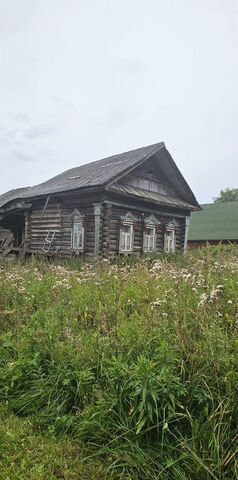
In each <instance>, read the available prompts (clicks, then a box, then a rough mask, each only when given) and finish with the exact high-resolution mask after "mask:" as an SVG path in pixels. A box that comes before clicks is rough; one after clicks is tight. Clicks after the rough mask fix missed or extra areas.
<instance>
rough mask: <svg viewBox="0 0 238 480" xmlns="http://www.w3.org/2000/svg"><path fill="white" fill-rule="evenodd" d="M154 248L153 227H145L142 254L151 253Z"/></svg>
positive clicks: (154, 235) (154, 236)
mask: <svg viewBox="0 0 238 480" xmlns="http://www.w3.org/2000/svg"><path fill="white" fill-rule="evenodd" d="M155 248H156V231H155V227H149V226H146V227H145V230H144V252H153V251H155Z"/></svg>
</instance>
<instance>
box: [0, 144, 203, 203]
mask: <svg viewBox="0 0 238 480" xmlns="http://www.w3.org/2000/svg"><path fill="white" fill-rule="evenodd" d="M154 154H157V155H159V156H160V155H161V159H160V161H161V165H163V169H164V171H165V174H166V173H167V175H169V177H173V178H172V180H173V181H174V183H175V184H176V182H177V184H176V187H177V188H178V187H180V191H181V194H182V197H183V198H184V199H186V200H187V201H188V202H190V203H191V204H193V205H195V206H196V207H198V208H199V205H198V203H197V201H196V198H195V197H194V195H193V193H192V191H191V189H190V188H189V186H188V184H187V183H186V181H185V179H184V178H183V176H182V174H181V173H180V171H179V169H178V168H177V166H176V164H175V163H174V161H173V159H172V157H171V155H170V154H169V152H168V151H167V149H166V148H165V144H164V143H163V142H159V143H156V144H153V145H149V146H147V147H142V148H137V149H136V150H131V151H129V152H124V153H120V154H117V155H113V156H111V157H107V158H104V159H102V160H97V161H95V162H91V163H88V164H86V165H81V166H79V167H74V168H71V169H70V170H66V171H65V172H63V173H60V174H59V175H57V176H56V177H53V178H51V179H49V180H47V181H46V182H43V183H40V184H39V185H35V186H33V187H26V188H19V189H16V190H11V191H9V192H7V193H5V194H3V195H1V196H0V208H1V207H3V206H4V205H6V204H7V203H9V202H11V201H13V200H18V199H26V198H28V199H31V198H33V197H39V196H44V195H51V194H56V193H61V192H66V191H71V190H77V189H86V188H87V189H88V188H93V187H94V188H95V187H100V188H102V187H103V188H104V187H105V186H107V185H109V184H111V183H113V182H114V181H116V180H118V179H119V178H121V176H122V175H125V174H126V173H127V172H129V171H130V170H132V169H133V168H134V167H136V166H137V165H140V164H141V163H143V162H144V161H146V160H147V159H148V158H150V157H151V156H152V155H154ZM166 169H167V171H166Z"/></svg>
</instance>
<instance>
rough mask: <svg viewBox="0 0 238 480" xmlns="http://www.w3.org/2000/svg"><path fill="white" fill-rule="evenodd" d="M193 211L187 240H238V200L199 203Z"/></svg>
mask: <svg viewBox="0 0 238 480" xmlns="http://www.w3.org/2000/svg"><path fill="white" fill-rule="evenodd" d="M201 207H202V211H200V212H194V213H192V216H191V222H190V227H189V233H188V240H189V241H202V240H203V241H206V240H207V241H209V240H218V241H219V240H238V202H236V201H234V202H224V203H211V204H205V205H201Z"/></svg>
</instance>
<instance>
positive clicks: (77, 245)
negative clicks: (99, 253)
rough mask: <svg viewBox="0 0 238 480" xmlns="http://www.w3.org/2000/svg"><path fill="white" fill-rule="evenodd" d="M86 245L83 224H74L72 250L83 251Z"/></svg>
mask: <svg viewBox="0 0 238 480" xmlns="http://www.w3.org/2000/svg"><path fill="white" fill-rule="evenodd" d="M83 244H84V226H83V224H82V222H77V223H73V226H72V248H73V249H75V250H82V249H83V246H84V245H83Z"/></svg>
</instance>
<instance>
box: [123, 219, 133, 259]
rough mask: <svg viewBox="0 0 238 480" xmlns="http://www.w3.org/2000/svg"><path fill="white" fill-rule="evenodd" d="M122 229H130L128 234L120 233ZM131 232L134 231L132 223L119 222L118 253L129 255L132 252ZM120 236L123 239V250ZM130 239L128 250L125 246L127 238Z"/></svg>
mask: <svg viewBox="0 0 238 480" xmlns="http://www.w3.org/2000/svg"><path fill="white" fill-rule="evenodd" d="M122 227H130V230H131V231H130V233H129V234H128V233H123V232H122ZM133 230H134V224H133V223H132V222H125V221H124V222H121V225H120V232H119V252H120V253H131V252H132V251H133V241H134V238H133V233H134V232H133ZM122 236H123V237H125V248H124V249H123V248H122ZM128 237H129V238H130V249H127V248H126V245H127V238H128Z"/></svg>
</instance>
